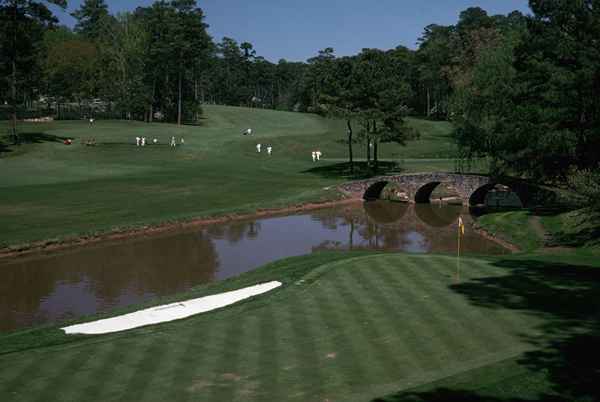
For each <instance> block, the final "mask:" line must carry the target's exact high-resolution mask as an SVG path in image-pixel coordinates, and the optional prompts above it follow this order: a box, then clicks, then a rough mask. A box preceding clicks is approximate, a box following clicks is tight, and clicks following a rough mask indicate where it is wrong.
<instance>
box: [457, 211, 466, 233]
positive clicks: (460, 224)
mask: <svg viewBox="0 0 600 402" xmlns="http://www.w3.org/2000/svg"><path fill="white" fill-rule="evenodd" d="M458 230H459V232H460V234H461V235H463V236H464V235H465V224H464V223H463V220H462V216H459V217H458Z"/></svg>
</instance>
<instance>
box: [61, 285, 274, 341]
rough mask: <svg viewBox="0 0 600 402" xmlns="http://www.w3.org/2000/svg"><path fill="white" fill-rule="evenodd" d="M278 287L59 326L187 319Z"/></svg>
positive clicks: (90, 329) (92, 329)
mask: <svg viewBox="0 0 600 402" xmlns="http://www.w3.org/2000/svg"><path fill="white" fill-rule="evenodd" d="M279 286H281V282H277V281H273V282H268V283H262V284H260V285H255V286H250V287H247V288H243V289H238V290H234V291H231V292H225V293H220V294H216V295H212V296H205V297H201V298H199V299H192V300H186V301H183V302H178V303H172V304H165V305H163V306H157V307H152V308H148V309H145V310H140V311H136V312H134V313H129V314H124V315H120V316H117V317H112V318H107V319H105V320H98V321H93V322H87V323H85V324H77V325H71V326H69V327H64V328H61V329H62V330H63V331H65V333H67V334H86V335H98V334H108V333H111V332H119V331H125V330H128V329H132V328H138V327H143V326H146V325H152V324H159V323H161V322H168V321H174V320H180V319H182V318H187V317H190V316H192V315H195V314H200V313H205V312H207V311H211V310H215V309H218V308H221V307H225V306H229V305H230V304H233V303H237V302H239V301H241V300H244V299H247V298H249V297H252V296H257V295H260V294H263V293H266V292H269V291H271V290H273V289H275V288H278V287H279Z"/></svg>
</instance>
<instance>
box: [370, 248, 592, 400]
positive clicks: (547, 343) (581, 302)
mask: <svg viewBox="0 0 600 402" xmlns="http://www.w3.org/2000/svg"><path fill="white" fill-rule="evenodd" d="M494 265H495V266H497V267H501V268H502V269H503V270H504V271H505V275H503V276H491V277H485V278H478V279H473V280H471V281H469V282H466V283H463V284H457V285H452V286H451V287H450V288H451V289H452V290H453V291H455V292H457V293H459V294H461V295H463V296H464V297H465V298H466V299H467V300H468V301H469V302H470V303H472V304H474V305H476V306H479V307H481V308H484V309H502V310H506V309H509V310H518V311H522V312H524V313H526V314H528V315H531V316H537V317H538V318H541V319H542V320H543V323H542V324H540V325H539V326H538V328H537V330H538V331H539V334H538V335H532V334H522V335H521V336H522V338H523V340H524V341H526V342H527V343H529V344H530V345H532V346H533V347H535V349H534V350H532V351H530V352H526V353H524V354H523V355H521V357H520V358H518V360H517V364H518V365H519V366H521V367H523V368H524V369H525V370H526V372H527V373H530V374H531V375H529V374H527V375H525V376H517V377H516V378H515V377H508V378H507V377H506V376H507V374H506V373H500V372H499V373H498V378H494V379H493V380H492V382H491V383H490V380H489V379H488V380H487V381H488V383H481V384H472V383H467V384H466V385H465V383H464V382H462V383H460V385H457V386H456V387H455V386H453V385H448V383H447V382H446V383H445V384H444V386H443V387H439V388H436V389H431V390H426V389H424V390H423V391H411V392H399V393H397V394H393V395H389V396H386V397H382V398H377V399H375V400H374V401H430V402H433V401H436V402H437V401H473V402H475V401H477V402H479V401H497V402H509V401H514V402H517V401H525V400H527V401H597V400H600V387H599V386H598V383H599V381H600V359H598V358H597V355H596V354H595V353H597V352H595V351H597V350H598V349H599V348H600V322H599V320H598V318H599V316H600V267H590V266H585V265H575V264H561V263H553V262H545V261H542V260H539V261H538V260H523V259H521V260H513V259H505V260H501V261H498V262H496V263H495V264H494ZM540 334H541V335H540ZM503 376H504V381H503V378H502V377H503ZM536 376H537V377H536ZM540 376H542V377H543V380H542V381H540V380H539V377H540ZM531 378H533V379H535V381H531V380H530V379H531ZM528 379H529V381H528ZM507 390H509V392H508V393H507ZM510 390H512V392H513V393H514V394H515V395H510ZM523 394H527V395H528V397H527V399H520V398H522V397H523ZM531 395H537V397H531Z"/></svg>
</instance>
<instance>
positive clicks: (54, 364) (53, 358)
mask: <svg viewBox="0 0 600 402" xmlns="http://www.w3.org/2000/svg"><path fill="white" fill-rule="evenodd" d="M25 353H27V352H25ZM33 353H35V352H33ZM38 357H40V358H38V359H36V360H34V361H33V362H32V363H31V364H29V365H28V366H27V367H26V368H25V369H24V370H23V371H22V372H21V373H20V374H19V377H17V378H15V380H14V381H12V382H11V383H9V384H8V386H7V392H8V393H14V394H17V395H23V398H24V399H25V400H44V399H45V398H44V397H47V395H43V393H44V391H47V390H48V389H49V387H50V385H51V384H50V380H51V379H53V378H54V377H55V376H56V373H57V372H58V373H60V374H62V375H65V372H70V369H72V367H70V366H69V363H71V361H72V360H73V359H75V360H78V359H81V358H83V356H82V355H81V348H79V347H76V348H68V349H67V350H64V351H60V352H59V351H52V352H50V353H44V354H43V355H42V356H38Z"/></svg>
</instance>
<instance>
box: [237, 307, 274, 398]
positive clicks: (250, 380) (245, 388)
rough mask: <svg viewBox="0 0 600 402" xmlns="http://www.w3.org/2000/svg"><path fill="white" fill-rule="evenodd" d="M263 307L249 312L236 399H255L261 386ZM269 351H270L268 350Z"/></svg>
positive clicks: (242, 347)
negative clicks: (261, 316)
mask: <svg viewBox="0 0 600 402" xmlns="http://www.w3.org/2000/svg"><path fill="white" fill-rule="evenodd" d="M262 309H263V307H262V306H261V307H259V308H258V309H254V310H251V311H249V312H247V313H246V314H247V315H248V318H247V320H246V325H245V329H244V337H243V338H242V344H241V347H240V358H239V359H238V362H239V364H238V371H237V372H238V373H239V377H240V380H239V381H235V396H234V400H236V401H254V400H255V398H256V394H257V392H258V389H259V387H260V383H259V378H258V375H257V374H258V367H259V360H260V354H261V353H264V352H265V351H261V350H260V349H259V347H260V339H259V336H260V323H261V321H260V313H261V311H262ZM266 352H267V353H268V351H266Z"/></svg>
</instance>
